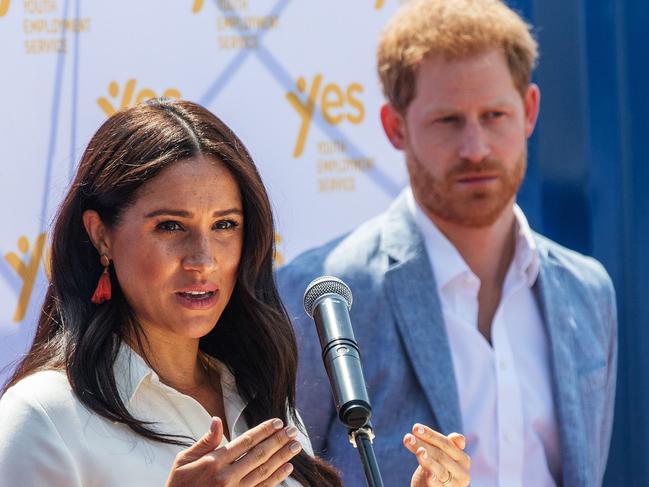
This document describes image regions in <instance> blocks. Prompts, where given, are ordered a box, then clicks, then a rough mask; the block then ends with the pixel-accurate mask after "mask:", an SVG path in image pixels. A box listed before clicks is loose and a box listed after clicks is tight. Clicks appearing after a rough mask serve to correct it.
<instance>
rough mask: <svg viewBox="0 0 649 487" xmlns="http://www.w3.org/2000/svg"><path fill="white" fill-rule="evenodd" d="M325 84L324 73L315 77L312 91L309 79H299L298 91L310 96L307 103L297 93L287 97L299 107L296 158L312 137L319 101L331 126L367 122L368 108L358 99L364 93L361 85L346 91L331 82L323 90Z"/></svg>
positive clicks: (323, 115) (291, 93) (353, 84)
mask: <svg viewBox="0 0 649 487" xmlns="http://www.w3.org/2000/svg"><path fill="white" fill-rule="evenodd" d="M321 85H322V75H321V74H317V75H315V77H314V78H313V81H312V82H311V88H309V89H308V90H307V83H306V80H305V79H304V78H303V77H299V78H298V79H297V83H296V87H297V91H298V92H299V93H302V94H304V95H306V100H304V101H302V100H300V98H299V97H298V95H297V94H295V93H293V92H289V93H287V94H286V98H287V99H288V101H289V103H290V104H291V105H292V106H293V108H295V110H296V111H297V113H298V115H299V116H300V120H301V123H300V131H299V132H298V136H297V141H296V142H295V149H294V150H293V157H300V156H301V155H302V152H303V151H304V144H305V142H306V138H307V136H308V134H309V128H310V127H311V121H312V120H313V114H314V112H315V110H316V105H317V102H318V101H319V102H320V110H321V111H322V117H323V118H324V120H325V122H327V123H328V124H329V125H338V124H339V123H341V122H343V121H344V120H347V121H348V122H350V123H353V124H359V123H361V122H362V121H363V120H364V119H365V107H364V106H363V103H361V101H360V100H359V99H358V98H357V97H356V96H354V95H355V94H357V93H363V86H362V85H361V84H360V83H351V84H350V85H348V86H347V87H346V88H345V89H344V90H343V88H342V87H340V86H339V85H337V84H336V83H327V84H326V85H325V86H324V87H323V88H322V90H321V89H320V87H321ZM307 91H308V93H307Z"/></svg>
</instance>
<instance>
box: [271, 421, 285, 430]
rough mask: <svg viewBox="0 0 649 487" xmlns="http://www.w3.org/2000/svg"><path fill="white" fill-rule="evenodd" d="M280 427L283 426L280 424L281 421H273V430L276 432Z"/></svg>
mask: <svg viewBox="0 0 649 487" xmlns="http://www.w3.org/2000/svg"><path fill="white" fill-rule="evenodd" d="M282 426H284V423H282V420H281V419H274V420H273V428H275V429H276V430H278V429H282Z"/></svg>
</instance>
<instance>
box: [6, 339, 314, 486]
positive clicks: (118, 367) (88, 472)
mask: <svg viewBox="0 0 649 487" xmlns="http://www.w3.org/2000/svg"><path fill="white" fill-rule="evenodd" d="M217 366H218V367H219V373H220V377H221V387H222V390H223V402H224V405H225V417H226V421H227V424H228V427H229V430H230V436H231V439H234V438H237V437H238V436H240V435H241V434H242V433H244V432H245V431H246V430H248V425H247V424H246V421H245V419H244V417H243V415H242V412H243V409H244V407H245V404H244V402H243V401H242V399H241V397H240V396H239V393H238V391H237V388H236V385H235V381H234V377H233V376H232V374H231V373H230V372H229V371H228V369H227V367H225V366H224V365H223V364H220V363H218V362H217ZM114 371H115V380H116V382H117V386H118V389H119V392H120V396H121V398H122V401H123V402H124V404H125V405H126V407H127V408H128V410H129V412H130V413H131V414H132V415H133V416H134V417H135V418H137V419H139V420H144V421H153V422H155V424H154V425H153V427H154V428H155V429H156V430H157V431H159V432H162V433H171V434H178V435H185V436H190V437H192V438H194V439H198V438H200V437H202V436H203V435H204V434H205V433H206V432H207V431H208V429H209V427H210V422H211V417H210V415H209V414H208V413H207V411H205V409H204V408H203V406H201V404H199V403H198V402H197V401H196V400H194V399H193V398H191V397H189V396H187V395H185V394H181V393H180V392H178V391H177V390H175V389H173V388H171V387H169V386H167V385H165V384H163V383H162V382H161V381H160V379H159V377H158V375H157V374H156V373H155V372H154V371H153V370H152V369H151V368H150V367H149V366H148V365H147V364H146V363H145V362H144V360H143V359H142V358H141V357H140V356H139V355H137V354H136V353H135V352H133V351H132V350H131V348H129V347H128V346H126V345H122V346H121V348H120V351H119V354H118V356H117V360H116V362H115V367H114ZM298 431H299V428H298ZM297 439H298V440H299V441H300V443H302V447H303V449H304V450H305V451H306V452H307V453H308V454H310V455H313V450H312V448H311V443H310V442H309V439H308V438H307V437H306V436H305V435H304V434H303V433H302V432H300V431H299V432H298V438H297ZM226 443H227V440H226V439H225V438H224V439H223V440H222V442H221V444H222V445H224V444H226ZM183 449H184V447H181V446H175V445H168V444H165V443H160V442H155V441H151V440H148V439H146V438H144V437H142V436H139V435H137V434H136V433H134V432H133V431H132V430H131V429H130V428H128V427H126V426H124V425H122V424H118V423H113V422H112V421H109V420H107V419H105V418H103V417H101V416H99V415H97V414H95V413H93V412H91V411H89V410H88V409H86V408H85V407H84V406H83V404H82V403H81V402H80V401H79V399H77V397H76V396H75V395H74V393H73V392H72V389H71V388H70V384H69V382H68V379H67V376H66V375H65V373H64V372H59V371H44V372H37V373H35V374H33V375H30V376H29V377H26V378H25V379H23V380H21V381H20V382H18V383H17V384H16V385H14V386H13V387H11V388H9V389H8V390H7V392H6V393H5V394H4V395H3V396H2V398H0V484H1V485H12V486H20V487H31V486H34V487H45V486H62V487H63V486H65V487H75V486H84V487H86V486H93V487H108V486H119V487H123V486H138V487H144V486H155V487H162V486H164V485H165V482H166V480H167V477H168V475H169V472H170V471H171V467H172V465H173V462H174V459H175V457H176V454H177V453H178V452H180V451H181V450H183ZM284 485H286V486H287V487H297V486H299V485H300V484H299V483H298V482H297V481H295V480H294V479H288V480H287V481H285V482H284Z"/></svg>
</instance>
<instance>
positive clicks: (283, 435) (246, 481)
mask: <svg viewBox="0 0 649 487" xmlns="http://www.w3.org/2000/svg"><path fill="white" fill-rule="evenodd" d="M296 437H297V428H296V427H295V426H289V427H288V428H285V429H283V430H281V431H278V432H277V433H275V434H274V435H273V436H271V437H270V438H268V439H266V440H264V441H262V442H261V443H259V444H258V445H257V446H255V447H254V448H253V449H252V450H250V451H249V452H248V453H246V455H244V456H243V457H241V458H240V459H239V460H238V461H237V462H236V463H235V464H234V465H233V468H234V470H235V471H236V472H237V473H238V474H239V475H241V478H242V480H241V485H242V486H248V485H250V486H252V485H255V486H256V485H259V484H262V485H264V483H263V482H264V481H266V480H267V479H269V478H271V477H273V478H279V477H281V476H282V475H283V473H284V472H283V471H282V470H281V468H282V467H283V466H285V465H286V463H287V462H288V461H289V460H290V459H291V458H293V457H294V456H295V455H297V454H298V453H299V452H300V451H301V450H302V445H301V444H300V442H299V441H296V440H295V438H296ZM269 485H276V483H275V484H272V483H271V484H269Z"/></svg>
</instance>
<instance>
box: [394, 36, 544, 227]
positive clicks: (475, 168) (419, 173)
mask: <svg viewBox="0 0 649 487" xmlns="http://www.w3.org/2000/svg"><path fill="white" fill-rule="evenodd" d="M538 104H539V92H538V88H537V87H536V86H534V85H531V86H530V87H529V88H528V90H527V92H526V93H525V96H524V97H523V96H521V94H520V92H519V91H518V90H517V89H516V87H515V86H514V82H513V79H512V76H511V73H510V71H509V68H508V66H507V61H506V59H505V56H504V55H503V53H502V52H501V51H500V50H498V49H493V50H490V51H486V52H484V53H482V54H478V55H473V56H470V57H467V58H463V59H460V60H454V61H447V60H444V59H440V58H429V59H426V60H424V61H423V62H422V63H421V65H420V67H419V70H418V73H417V84H416V90H415V97H414V98H413V100H412V101H411V103H410V105H409V106H408V108H407V109H406V111H405V113H404V114H398V113H396V112H395V111H394V110H393V109H392V108H391V107H389V106H387V107H384V110H383V112H382V119H383V123H384V127H385V128H386V132H387V133H388V137H389V138H390V140H391V141H392V143H393V145H394V146H395V147H397V148H399V149H402V150H403V151H404V152H405V154H406V162H407V166H408V172H409V175H410V182H411V185H412V189H413V193H414V195H415V198H416V200H417V201H418V203H419V204H420V206H422V208H423V209H424V211H425V212H426V213H427V214H428V215H429V217H430V218H432V219H433V220H435V219H441V220H444V221H447V222H450V223H454V224H458V225H462V226H467V227H485V226H489V225H492V224H493V223H494V222H495V221H496V220H497V219H498V217H499V216H500V215H502V214H503V212H504V211H506V210H507V209H511V207H512V203H513V201H514V198H515V194H516V191H517V190H518V188H519V186H520V184H521V182H522V180H523V176H524V174H525V167H526V156H527V138H528V137H529V136H530V135H531V133H532V130H533V128H534V123H535V121H536V116H537V113H538ZM386 110H388V111H391V116H392V119H391V120H392V121H393V124H395V125H393V127H392V128H393V129H394V130H393V131H392V133H390V128H389V127H388V126H387V125H386V122H387V123H389V122H390V120H389V119H388V120H386V117H388V118H389V116H390V113H385V112H386Z"/></svg>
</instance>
